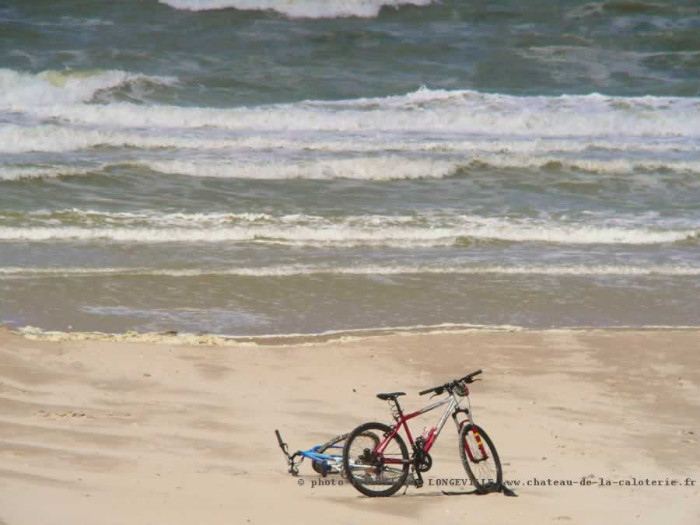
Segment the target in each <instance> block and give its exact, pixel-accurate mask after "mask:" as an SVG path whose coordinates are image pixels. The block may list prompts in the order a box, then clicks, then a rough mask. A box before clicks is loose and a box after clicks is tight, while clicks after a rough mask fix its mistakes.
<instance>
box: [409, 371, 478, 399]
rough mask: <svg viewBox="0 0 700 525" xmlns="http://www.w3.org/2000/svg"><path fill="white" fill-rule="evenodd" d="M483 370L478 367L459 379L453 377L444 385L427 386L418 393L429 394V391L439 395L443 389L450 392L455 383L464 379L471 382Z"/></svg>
mask: <svg viewBox="0 0 700 525" xmlns="http://www.w3.org/2000/svg"><path fill="white" fill-rule="evenodd" d="M482 372H483V370H481V369H479V370H477V371H476V372H472V373H471V374H467V375H466V376H464V377H463V378H461V379H455V380H454V381H451V382H449V383H445V384H444V385H440V386H434V387H433V388H428V389H426V390H422V391H421V392H418V394H419V395H421V396H423V395H425V394H429V393H430V392H435V393H436V394H438V395H440V394H442V393H443V392H444V391H445V390H447V391H448V392H451V391H452V389H453V388H454V387H455V386H456V385H457V383H461V382H462V381H464V382H465V383H473V382H474V378H475V377H476V376H478V375H479V374H481V373H482Z"/></svg>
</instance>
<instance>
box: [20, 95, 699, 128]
mask: <svg viewBox="0 0 700 525" xmlns="http://www.w3.org/2000/svg"><path fill="white" fill-rule="evenodd" d="M78 91H79V92H82V91H83V90H78ZM87 91H90V92H94V90H87ZM90 96H91V95H90ZM86 97H87V94H85V95H81V96H76V97H75V98H78V99H80V100H82V99H84V98H86ZM49 98H50V97H49ZM19 106H20V105H17V108H16V109H17V110H21V111H22V112H24V113H26V114H28V115H32V116H34V117H36V118H39V119H60V120H63V121H66V122H72V123H79V124H89V125H92V126H98V127H101V128H107V127H111V128H115V127H116V128H148V129H150V130H151V131H152V130H154V129H156V128H164V129H171V128H178V129H207V128H210V129H221V130H230V131H241V132H243V131H244V132H246V133H249V134H250V133H263V132H264V133H270V132H278V133H282V132H291V133H299V132H313V131H323V132H334V133H359V134H362V133H368V134H374V135H375V136H376V135H377V134H382V135H384V136H389V135H391V134H397V133H419V134H420V133H423V134H426V135H428V134H434V133H453V134H459V135H461V136H465V135H477V136H478V135H479V134H482V135H483V134H484V133H488V134H489V135H499V136H514V137H531V138H532V137H535V136H537V137H544V138H547V137H572V138H574V137H589V138H590V137H613V138H617V137H663V138H667V137H676V138H678V137H680V138H683V137H685V138H695V137H698V136H700V98H673V97H609V96H603V95H586V96H568V95H567V96H561V97H514V96H509V95H497V94H486V93H478V92H474V91H439V90H437V91H434V90H428V89H422V90H419V91H417V92H414V93H409V94H408V95H403V96H394V97H387V98H376V99H357V100H350V101H340V102H299V103H291V104H277V105H270V106H259V107H252V108H246V107H242V108H232V109H220V108H185V107H175V106H154V105H151V106H141V105H135V104H130V103H125V102H120V103H117V102H112V103H110V104H105V105H96V104H72V105H70V104H44V105H37V104H34V103H32V102H31V101H30V100H26V102H25V104H24V105H23V106H22V107H19Z"/></svg>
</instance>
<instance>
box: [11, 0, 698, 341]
mask: <svg viewBox="0 0 700 525" xmlns="http://www.w3.org/2000/svg"><path fill="white" fill-rule="evenodd" d="M698 312H700V10H698V7H697V5H696V3H695V2H690V1H687V2H683V1H664V2H654V3H652V2H643V1H633V2H617V1H614V0H608V1H603V2H592V3H584V2H573V1H553V0H551V1H546V0H530V1H518V2H515V1H513V0H501V1H492V2H472V1H466V0H443V1H439V2H431V1H430V0H406V1H401V0H354V1H352V0H346V1H341V0H327V1H320V0H308V1H304V0H298V1H291V0H199V1H196V0H163V1H161V2H156V1H152V2H140V1H133V2H91V3H77V4H76V3H75V2H69V1H50V2H49V1H33V2H23V1H20V0H14V1H9V2H5V3H3V4H2V5H0V323H3V324H6V325H10V326H12V327H15V328H21V327H26V326H35V327H39V328H42V329H46V330H74V331H92V330H97V331H107V332H123V331H126V330H136V331H142V332H145V331H165V330H176V331H182V332H202V333H221V334H234V335H257V334H284V333H318V332H324V331H331V330H351V329H371V328H382V327H397V326H402V327H405V326H429V325H441V324H446V323H451V324H458V325H488V326H494V325H509V326H522V327H531V328H548V327H576V326H600V327H602V326H636V327H642V326H659V325H663V326H698V325H700V314H699V313H698Z"/></svg>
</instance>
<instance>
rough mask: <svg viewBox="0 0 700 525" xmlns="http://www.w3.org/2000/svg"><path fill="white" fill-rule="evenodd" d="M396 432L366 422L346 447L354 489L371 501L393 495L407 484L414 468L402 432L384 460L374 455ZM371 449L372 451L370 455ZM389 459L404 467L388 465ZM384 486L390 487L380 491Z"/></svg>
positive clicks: (346, 468) (347, 470)
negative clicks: (385, 440)
mask: <svg viewBox="0 0 700 525" xmlns="http://www.w3.org/2000/svg"><path fill="white" fill-rule="evenodd" d="M392 430H393V429H392V428H391V427H390V426H388V425H385V424H383V423H365V424H364V425H360V426H359V427H357V428H356V429H355V430H353V431H352V432H351V433H350V436H349V437H348V439H347V441H346V442H345V447H344V448H343V469H344V471H345V476H346V477H347V479H348V481H349V482H350V484H351V485H352V486H353V487H355V488H356V489H357V490H358V491H359V492H360V493H362V494H364V495H365V496H369V497H370V498H375V497H387V496H391V495H392V494H394V493H395V492H396V491H397V490H399V489H400V488H401V487H402V486H403V485H404V484H405V483H406V478H407V477H408V472H409V469H410V466H411V465H410V461H409V456H408V449H407V448H406V444H405V443H404V441H403V439H402V438H401V436H400V435H399V434H398V433H397V434H395V435H394V436H393V437H392V438H391V440H390V441H389V442H388V443H387V446H386V447H385V449H384V453H383V454H382V455H381V457H378V456H376V455H374V454H373V451H374V448H376V446H377V444H378V443H379V442H381V441H382V440H383V439H384V436H386V435H388V434H390V433H391V432H392ZM370 447H371V448H370ZM368 450H371V451H372V452H371V453H369V455H368V453H367V451H368ZM387 457H390V458H391V459H393V460H398V459H399V458H400V460H401V462H402V463H401V467H400V468H398V467H387V466H385V464H384V459H385V458H387ZM368 467H369V468H368ZM387 473H388V474H390V476H387V475H386V474H387ZM381 486H383V487H386V488H384V489H381V488H377V487H381Z"/></svg>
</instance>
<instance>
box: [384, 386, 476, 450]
mask: <svg viewBox="0 0 700 525" xmlns="http://www.w3.org/2000/svg"><path fill="white" fill-rule="evenodd" d="M463 388H464V391H465V397H468V396H469V389H468V388H467V386H466V385H464V387H463ZM393 402H394V403H396V408H397V411H398V416H397V417H396V425H394V427H393V428H392V431H391V432H390V433H389V434H388V435H387V436H385V437H384V439H383V440H382V441H381V442H380V443H379V444H378V445H377V446H376V447H375V448H374V451H373V452H374V453H375V454H378V455H380V456H382V457H383V456H384V451H385V450H386V447H387V446H388V444H389V442H390V441H391V440H392V439H393V438H394V436H395V435H396V434H397V433H398V431H399V429H400V428H401V427H402V426H403V429H404V431H405V432H406V436H407V437H408V441H409V443H410V444H411V448H412V449H413V450H415V441H414V439H413V436H412V435H411V430H410V429H409V428H408V424H407V421H408V420H410V419H413V418H415V417H418V416H420V415H422V414H425V413H426V412H430V411H431V410H434V409H436V408H438V407H440V406H443V405H447V408H446V409H445V412H444V413H443V414H442V417H441V418H440V420H439V421H438V423H437V425H435V426H434V427H432V428H430V429H428V431H427V434H426V435H425V437H424V439H425V444H424V445H423V451H424V452H426V453H428V452H430V449H431V448H432V447H433V445H434V444H435V441H436V440H437V438H438V436H439V435H440V432H441V431H442V429H443V427H444V426H445V423H446V422H447V418H449V417H450V415H451V416H452V417H453V419H454V421H455V424H456V425H457V431H458V432H459V431H460V430H461V428H462V426H463V425H464V424H465V423H466V422H467V421H468V422H469V423H470V424H471V425H472V427H473V429H474V437H475V438H476V442H477V445H478V447H479V451H480V452H481V459H479V460H476V459H475V458H474V456H473V454H472V451H471V450H470V449H469V447H468V446H466V443H465V449H466V452H467V454H468V455H469V459H470V460H471V461H484V460H486V459H488V455H487V453H486V449H485V447H484V444H483V441H482V440H481V436H479V432H478V431H477V429H476V426H474V421H473V420H472V415H471V411H470V410H468V409H466V408H461V407H460V405H459V403H460V399H459V398H458V397H457V395H456V394H455V393H454V392H450V395H449V396H448V397H446V398H445V399H442V400H440V401H436V402H435V403H432V404H430V405H428V406H426V407H424V408H422V409H421V410H418V411H416V412H412V413H410V414H407V415H404V414H403V412H402V410H401V407H400V406H399V404H398V402H397V400H394V401H393ZM460 412H462V413H464V414H466V416H467V419H465V420H463V421H461V422H458V421H457V414H458V413H460ZM409 462H411V463H412V462H413V461H412V460H409ZM384 463H385V464H404V463H405V460H402V459H392V458H386V457H384Z"/></svg>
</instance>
